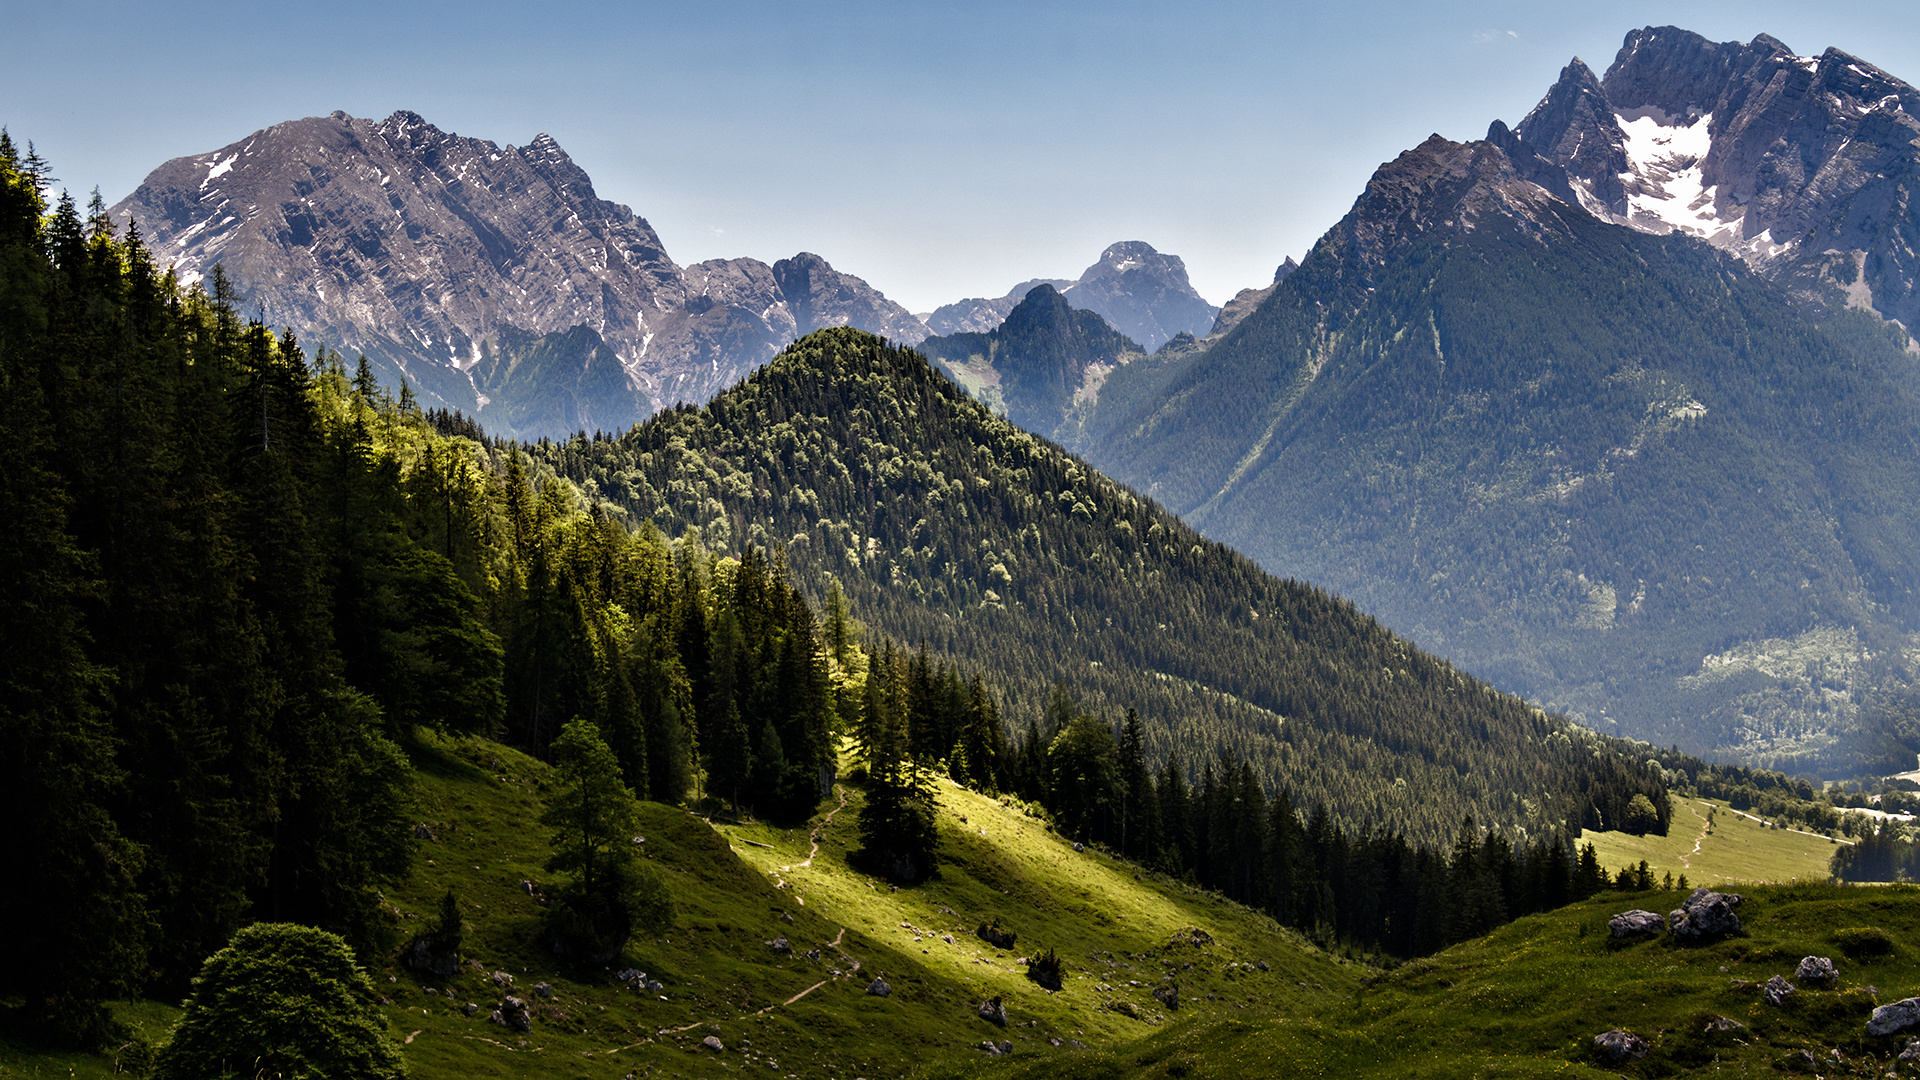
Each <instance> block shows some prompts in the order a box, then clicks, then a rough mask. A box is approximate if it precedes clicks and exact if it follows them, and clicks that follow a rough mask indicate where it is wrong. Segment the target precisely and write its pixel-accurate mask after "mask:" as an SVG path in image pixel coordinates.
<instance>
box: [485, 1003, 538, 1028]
mask: <svg viewBox="0 0 1920 1080" xmlns="http://www.w3.org/2000/svg"><path fill="white" fill-rule="evenodd" d="M487 1019H488V1020H491V1021H493V1022H494V1023H496V1024H500V1025H502V1026H504V1027H508V1028H511V1029H513V1030H514V1031H521V1032H526V1031H532V1030H533V1012H532V1010H530V1009H528V1008H527V1003H526V1002H524V1001H522V1000H520V999H519V998H517V997H514V996H513V995H512V994H508V995H507V996H506V997H503V998H501V999H500V1004H499V1005H498V1006H497V1007H495V1009H494V1010H493V1012H492V1013H491V1014H490V1015H489V1016H488V1017H487Z"/></svg>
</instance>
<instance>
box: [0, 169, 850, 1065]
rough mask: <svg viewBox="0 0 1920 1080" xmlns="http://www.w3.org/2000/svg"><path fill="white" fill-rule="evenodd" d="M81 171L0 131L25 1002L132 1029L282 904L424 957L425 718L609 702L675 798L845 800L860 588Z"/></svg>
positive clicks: (7, 580) (637, 783)
mask: <svg viewBox="0 0 1920 1080" xmlns="http://www.w3.org/2000/svg"><path fill="white" fill-rule="evenodd" d="M45 175H46V172H45V166H44V164H43V163H42V162H40V161H39V160H38V159H37V158H36V157H34V156H33V155H32V154H31V153H28V154H26V155H24V156H23V155H22V154H21V153H20V151H19V149H18V148H17V147H16V146H15V145H14V144H13V143H12V142H11V141H10V140H9V139H7V138H5V137H4V136H0V453H5V454H6V456H7V463H6V467H5V468H0V519H4V520H5V521H6V522H7V528H6V529H5V530H4V531H0V627H4V644H5V648H4V650H0V683H3V684H4V687H5V693H4V695H0V812H4V813H5V815H6V817H7V820H8V821H9V822H10V824H11V825H12V827H13V828H14V830H15V832H16V836H15V839H16V843H15V846H14V853H13V856H12V859H11V861H10V864H9V865H10V868H11V869H12V871H13V873H12V875H11V877H10V879H9V887H8V888H7V889H6V890H4V892H0V919H4V921H5V925H7V926H8V927H9V928H10V929H11V932H10V933H9V934H8V935H6V938H5V940H4V941H0V1002H13V1003H18V1004H19V1007H17V1008H14V1007H8V1008H0V1019H4V1018H12V1019H14V1020H17V1021H20V1022H21V1023H23V1024H24V1025H26V1026H28V1027H29V1028H30V1029H32V1030H33V1031H35V1032H37V1033H39V1034H41V1035H52V1036H55V1037H59V1038H63V1039H69V1040H77V1041H87V1040H95V1041H97V1040H98V1039H99V1038H100V1037H101V1036H102V1035H103V1034H104V1033H105V1025H106V1023H107V1016H106V1012H105V1010H104V1009H103V1008H102V1007H101V1004H100V1003H101V1002H102V1001H103V1000H105V999H108V998H110V997H113V996H118V995H124V994H128V993H135V992H146V993H152V994H156V995H159V996H162V997H166V998H172V999H177V998H179V997H180V996H181V995H182V994H183V993H184V992H185V991H186V989H187V983H188V980H189V979H190V977H191V976H192V975H193V974H194V973H195V972H196V971H197V970H198V969H199V967H200V964H201V961H202V960H203V959H204V958H205V957H207V956H208V955H209V954H211V953H213V952H214V951H216V950H217V949H218V948H220V947H221V946H222V945H223V944H224V943H225V942H226V941H227V939H228V938H229V936H230V935H231V934H232V933H233V931H234V930H235V929H236V928H237V927H239V926H241V925H244V924H246V923H249V922H253V921H256V920H261V919H268V920H274V921H286V922H300V923H306V924H310V925H315V926H319V927H324V928H327V929H331V930H335V931H338V932H340V933H342V934H344V935H345V936H346V937H347V938H348V939H349V940H350V941H352V942H353V943H354V944H355V946H356V947H357V948H359V949H361V950H362V953H363V955H365V954H367V953H368V952H369V951H370V950H372V951H377V950H380V949H382V948H384V947H385V946H387V945H389V944H391V943H392V942H393V940H394V937H393V934H394V927H393V925H392V923H391V922H390V920H389V919H388V917H387V913H386V911H385V909H384V907H383V905H382V904H381V902H380V899H379V892H378V889H379V887H380V886H381V884H382V883H384V882H388V881H391V880H394V879H396V878H397V877H399V876H400V875H403V874H404V873H406V872H407V869H408V866H409V863H410V860H411V857H412V852H413V841H412V839H411V835H410V824H411V821H412V803H411V777H412V770H411V768H410V765H409V762H408V759H407V756H406V752H405V747H406V745H407V743H408V742H409V740H410V739H411V738H413V737H414V734H415V733H416V732H417V731H418V730H419V728H420V727H422V726H425V727H429V728H437V729H442V730H446V731H451V732H455V733H475V734H486V735H490V736H501V737H505V738H508V739H511V740H512V741H514V742H516V743H517V744H519V745H521V746H523V747H526V748H528V749H529V750H531V751H533V752H535V753H542V754H544V753H545V752H546V750H547V748H548V746H549V744H550V743H551V741H552V740H553V739H554V738H555V737H556V736H557V735H558V734H559V732H560V731H561V729H562V727H563V726H564V725H565V724H566V723H568V722H569V721H570V720H572V719H573V718H575V717H580V718H583V719H585V720H587V721H589V722H591V723H592V724H593V725H594V727H595V728H596V730H597V731H598V732H599V733H600V736H601V737H602V738H603V739H604V741H605V743H606V744H607V745H608V746H609V747H611V748H612V750H613V752H614V753H615V754H616V756H617V757H618V759H619V764H620V769H621V772H622V774H623V776H622V779H623V780H624V782H625V783H626V785H627V786H628V787H629V788H630V789H632V790H633V791H634V792H636V793H638V794H639V795H641V796H643V797H649V798H654V799H659V800H663V801H667V802H679V801H682V800H687V799H696V798H700V797H702V796H705V795H709V794H711V795H714V796H718V797H721V798H724V799H727V800H731V801H733V802H735V803H744V804H747V805H750V806H752V807H754V808H755V809H758V810H759V811H761V812H763V813H769V814H782V815H785V814H791V815H795V816H804V814H806V813H808V812H810V811H811V809H812V806H813V805H814V804H815V803H816V802H817V800H818V798H819V795H820V792H821V790H822V787H823V785H824V784H826V783H828V782H830V781H831V778H832V775H831V763H832V746H831V736H830V731H831V730H832V729H833V726H834V725H835V723H836V722H837V714H836V711H835V710H836V708H837V702H838V700H839V698H840V697H841V696H843V695H844V694H845V689H844V685H843V684H844V683H845V681H846V675H847V668H848V667H851V668H854V669H859V668H861V667H863V666H864V660H862V659H860V658H859V654H858V648H857V644H856V643H855V642H854V641H853V640H852V638H851V637H850V635H849V632H848V621H847V619H846V615H845V605H844V603H842V604H840V605H839V606H838V607H837V608H836V609H835V610H834V611H833V612H830V613H829V617H828V620H827V621H828V625H827V626H825V627H822V626H821V625H820V620H819V618H818V617H817V616H816V614H815V612H814V609H813V608H812V607H810V606H809V604H808V603H807V602H806V600H805V599H804V598H803V597H802V596H801V595H800V594H799V593H798V592H796V591H795V590H794V589H793V588H792V587H791V585H790V584H789V582H788V580H787V575H786V572H785V569H784V567H783V566H782V565H781V564H780V563H779V562H778V560H777V557H776V558H775V560H774V561H769V560H767V559H766V558H764V557H763V556H762V555H760V554H759V553H758V552H756V551H751V550H748V551H745V552H744V553H743V554H742V555H741V556H740V557H739V558H722V557H719V556H716V555H715V554H713V553H711V552H709V551H707V550H706V549H705V548H703V547H702V546H701V544H700V542H699V538H698V535H697V534H688V535H686V536H683V537H681V538H680V540H679V541H678V542H675V543H669V542H668V541H666V540H665V539H664V538H662V537H661V536H660V535H659V534H658V533H657V532H654V531H652V530H651V529H650V528H641V529H638V530H633V529H630V528H629V527H628V526H627V525H626V524H625V523H624V522H625V520H626V519H625V518H623V517H622V516H621V515H619V514H617V513H613V512H610V511H609V510H608V509H607V508H605V507H602V506H598V505H595V504H593V503H591V502H590V501H588V500H583V499H582V498H581V497H580V495H579V493H578V492H577V491H576V490H575V488H574V487H573V485H571V484H570V483H568V482H566V481H565V480H563V479H559V478H557V477H555V476H554V475H553V474H552V473H551V471H550V470H547V471H543V470H540V469H538V468H536V467H532V466H530V465H529V463H528V462H527V461H526V460H525V459H524V457H523V456H521V455H519V454H517V453H514V452H511V451H502V450H499V449H497V448H492V447H488V446H484V445H481V444H480V443H477V442H475V441H474V440H472V439H470V438H466V437H463V436H464V435H466V434H477V431H476V432H470V433H469V432H462V433H458V434H441V433H439V432H437V431H436V430H435V429H434V426H433V424H432V423H431V422H430V421H429V419H428V418H427V417H426V416H424V415H423V414H422V413H421V412H420V411H419V409H418V408H417V407H416V406H415V404H414V402H413V400H412V396H411V394H410V393H409V392H407V391H406V390H405V389H404V388H403V389H402V390H401V392H400V394H399V395H398V396H397V397H396V396H394V395H390V394H388V393H387V392H385V391H383V390H382V389H381V388H380V387H379V386H378V385H377V384H376V382H375V380H374V378H373V376H372V374H371V372H370V371H369V369H368V367H367V365H366V364H365V362H364V361H363V362H362V363H361V364H360V365H359V367H358V370H357V371H354V372H349V370H348V369H347V367H346V365H345V364H344V363H343V362H342V361H341V359H340V358H339V357H338V356H337V355H334V354H331V353H323V354H320V355H317V356H315V357H314V358H312V360H311V362H309V358H308V357H307V356H305V355H304V354H303V353H302V351H301V349H300V347H299V345H298V343H296V342H295V341H294V340H293V338H292V336H291V335H290V334H283V335H278V336H276V335H275V334H273V333H271V332H270V331H269V330H268V329H267V328H266V327H265V326H262V325H260V324H259V323H257V322H251V323H250V322H246V321H244V320H242V319H241V318H240V317H239V316H237V315H236V313H235V311H234V305H233V302H232V296H231V292H230V290H229V288H228V287H227V284H226V282H225V280H224V279H223V278H222V277H221V276H220V274H219V273H218V272H216V273H215V275H214V277H213V278H212V280H211V281H210V282H208V283H207V285H208V287H207V288H205V289H203V288H201V287H200V286H197V285H196V286H192V287H182V286H181V285H180V284H179V283H178V282H177V281H175V280H174V279H173V278H172V276H171V275H170V274H168V273H165V272H163V271H162V270H161V269H160V268H158V267H157V266H156V265H155V263H154V260H153V257H152V256H151V254H150V253H149V252H148V251H147V250H146V248H145V247H144V245H143V244H142V242H141V240H140V237H139V235H138V232H137V230H135V229H132V228H129V230H128V231H127V234H126V235H125V236H117V235H116V234H115V230H114V227H113V225H112V223H111V222H110V220H109V219H108V217H107V215H106V212H105V208H104V207H103V206H102V205H101V203H100V201H99V199H98V198H97V197H96V198H95V200H94V202H93V205H92V206H91V207H90V208H89V209H88V211H87V213H86V214H85V215H82V214H81V213H80V211H79V210H78V208H77V207H76V206H75V205H74V203H73V201H72V200H71V199H69V198H65V197H63V198H61V199H60V200H59V201H58V203H57V205H55V206H52V207H51V208H50V207H49V205H48V202H47V199H46V196H45V193H44V184H45V180H44V177H45ZM829 642H832V643H836V644H835V646H834V648H833V649H829V646H828V643H829ZM856 704H857V702H856Z"/></svg>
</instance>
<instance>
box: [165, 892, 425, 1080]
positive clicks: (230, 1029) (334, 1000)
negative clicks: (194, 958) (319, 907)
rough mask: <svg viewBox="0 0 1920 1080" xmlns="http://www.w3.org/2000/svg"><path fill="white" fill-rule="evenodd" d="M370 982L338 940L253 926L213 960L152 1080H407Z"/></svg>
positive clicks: (289, 927) (284, 926) (287, 927)
mask: <svg viewBox="0 0 1920 1080" xmlns="http://www.w3.org/2000/svg"><path fill="white" fill-rule="evenodd" d="M375 1001H376V998H375V994H374V989H373V982H372V981H371V980H370V979H368V978H367V973H366V972H365V971H364V970H362V969H361V967H360V965H359V964H358V963H357V962H355V960H354V956H353V950H352V949H351V948H349V947H348V946H347V943H346V940H345V939H343V938H341V937H340V936H339V935H338V934H330V933H328V932H327V931H325V930H316V929H314V928H312V927H308V926H295V925H293V924H291V923H256V924H254V925H252V926H249V927H245V928H243V929H242V930H240V931H239V932H238V933H236V934H234V935H233V938H232V940H230V941H229V942H228V943H227V947H226V948H224V949H221V950H220V951H219V952H217V953H214V954H213V955H212V956H211V957H208V958H207V962H206V964H205V965H203V966H202V967H201V969H200V974H199V975H198V976H197V977H196V978H195V979H194V980H193V996H192V997H191V998H189V999H188V1000H187V1004H186V1011H185V1012H183V1013H182V1014H181V1016H180V1021H179V1023H178V1024H176V1025H175V1026H174V1029H173V1037H172V1038H171V1039H170V1040H169V1041H168V1043H167V1044H166V1046H164V1047H162V1048H161V1050H160V1053H159V1055H158V1058H157V1060H156V1062H155V1068H154V1077H155V1080H207V1078H209V1077H222V1078H225V1077H253V1076H272V1077H279V1078H282V1080H308V1078H311V1080H320V1078H323V1077H345V1076H351V1077H355V1078H356V1080H400V1078H403V1077H405V1076H406V1075H407V1069H406V1064H405V1063H404V1062H403V1061H402V1060H401V1058H400V1051H399V1050H398V1049H397V1048H395V1047H394V1045H393V1043H392V1042H390V1041H389V1040H388V1039H387V1037H386V1033H385V1028H386V1024H385V1021H383V1020H382V1019H381V1017H380V1014H379V1012H378V1011H377V1009H376V1008H375Z"/></svg>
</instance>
